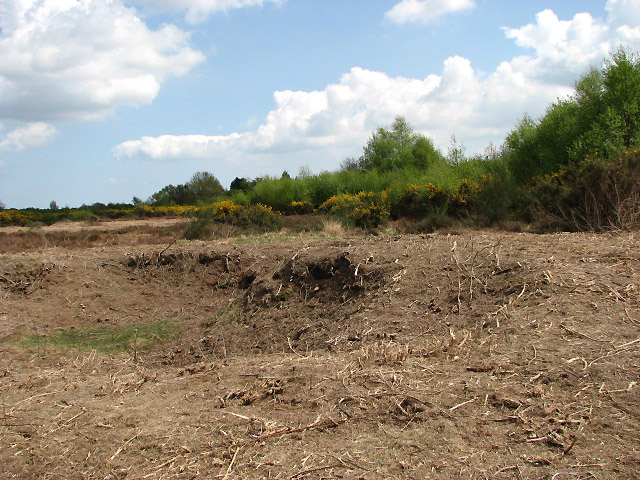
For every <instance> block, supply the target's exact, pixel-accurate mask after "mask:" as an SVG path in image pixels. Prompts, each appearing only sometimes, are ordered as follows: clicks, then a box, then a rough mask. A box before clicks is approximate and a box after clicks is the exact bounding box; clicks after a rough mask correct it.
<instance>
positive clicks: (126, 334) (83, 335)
mask: <svg viewBox="0 0 640 480" xmlns="http://www.w3.org/2000/svg"><path fill="white" fill-rule="evenodd" d="M177 323H178V320H160V321H158V322H153V323H145V324H137V325H123V326H119V327H97V328H69V329H65V330H55V331H53V332H50V333H47V334H45V335H41V334H33V335H26V336H24V337H22V338H21V339H20V340H18V342H17V344H18V345H19V346H22V347H26V348H28V347H36V348H37V349H38V351H39V352H45V351H46V349H47V348H49V347H62V348H77V349H79V350H97V351H100V352H107V353H118V352H128V353H132V354H137V353H139V352H142V351H145V350H148V349H149V348H151V347H153V346H154V345H156V344H158V343H160V342H162V341H163V340H166V339H168V338H170V337H171V336H173V335H175V334H176V333H177V332H178V330H179V325H178V324H177Z"/></svg>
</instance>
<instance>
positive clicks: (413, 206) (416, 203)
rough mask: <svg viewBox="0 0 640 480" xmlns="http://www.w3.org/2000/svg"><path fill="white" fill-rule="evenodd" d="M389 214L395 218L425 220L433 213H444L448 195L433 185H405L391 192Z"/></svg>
mask: <svg viewBox="0 0 640 480" xmlns="http://www.w3.org/2000/svg"><path fill="white" fill-rule="evenodd" d="M392 197H393V200H392V203H391V212H392V214H393V216H394V217H395V218H400V217H410V218H414V219H419V218H425V217H427V216H428V215H429V214H431V213H433V212H436V211H438V212H441V211H446V210H447V208H448V204H449V195H448V193H447V192H446V191H445V190H444V189H443V188H442V187H437V186H435V185H434V184H433V183H427V184H424V185H419V184H416V183H407V184H405V185H403V186H402V187H400V188H398V189H395V190H393V191H392Z"/></svg>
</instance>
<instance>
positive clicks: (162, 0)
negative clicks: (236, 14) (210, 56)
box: [131, 0, 284, 23]
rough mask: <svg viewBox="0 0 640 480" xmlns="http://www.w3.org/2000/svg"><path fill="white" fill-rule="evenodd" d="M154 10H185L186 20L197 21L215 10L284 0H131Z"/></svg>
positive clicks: (276, 2)
mask: <svg viewBox="0 0 640 480" xmlns="http://www.w3.org/2000/svg"><path fill="white" fill-rule="evenodd" d="M131 1H132V2H133V3H135V4H137V5H141V6H149V7H151V8H152V9H154V10H170V11H186V18H187V21H189V22H191V23H197V22H200V21H203V20H204V19H206V17H207V16H208V15H209V14H211V13H213V12H217V11H227V10H231V9H235V8H243V7H257V6H262V5H264V4H265V3H274V4H278V5H279V4H281V3H282V2H283V1H284V0H131Z"/></svg>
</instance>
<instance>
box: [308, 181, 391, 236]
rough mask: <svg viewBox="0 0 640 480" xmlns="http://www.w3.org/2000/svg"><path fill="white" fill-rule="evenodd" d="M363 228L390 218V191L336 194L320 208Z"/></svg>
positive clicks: (376, 224)
mask: <svg viewBox="0 0 640 480" xmlns="http://www.w3.org/2000/svg"><path fill="white" fill-rule="evenodd" d="M319 210H320V211H324V212H327V213H330V214H333V215H336V216H338V217H340V218H342V219H343V220H345V221H347V222H349V223H351V224H353V225H355V226H357V227H362V228H375V227H377V226H379V225H381V224H384V223H386V221H387V220H388V218H389V192H388V191H387V190H384V191H382V192H359V193H358V194H356V195H351V194H348V193H343V194H341V195H334V196H333V197H331V198H329V199H328V200H327V201H325V202H324V203H323V204H322V205H320V208H319Z"/></svg>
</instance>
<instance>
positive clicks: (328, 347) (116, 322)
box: [0, 232, 640, 480]
mask: <svg viewBox="0 0 640 480" xmlns="http://www.w3.org/2000/svg"><path fill="white" fill-rule="evenodd" d="M292 242H293V240H292V239H290V238H287V239H284V238H280V239H273V240H272V241H270V242H269V243H256V242H254V243H251V244H247V245H238V244H231V243H229V242H207V243H205V242H195V243H192V244H188V243H179V242H177V243H174V244H169V242H167V244H166V245H158V244H155V245H150V246H149V247H148V248H144V249H143V250H144V251H143V252H140V250H137V251H136V253H135V254H129V255H126V254H127V253H130V252H128V250H129V249H128V248H127V247H126V246H123V245H115V246H105V247H102V248H99V249H95V248H94V249H86V250H80V249H76V250H69V249H63V248H50V249H48V250H43V251H41V252H40V251H38V252H26V253H24V254H23V253H21V254H16V255H11V254H3V255H2V256H1V257H0V262H1V263H0V267H2V268H0V273H2V272H9V273H10V275H6V278H8V279H9V280H11V281H12V282H14V283H16V284H18V283H20V282H22V283H20V285H26V282H29V281H30V279H32V278H37V281H36V282H33V281H32V282H31V285H32V287H29V289H27V290H26V291H23V290H22V289H18V288H12V287H11V284H9V283H0V299H2V303H0V339H1V341H0V397H1V400H2V403H3V410H2V413H1V414H0V415H1V416H0V478H20V479H36V478H37V479H40V478H47V479H56V480H58V479H59V480H62V479H71V478H87V479H101V480H102V479H110V480H111V479H113V480H115V479H127V480H132V479H142V478H151V479H199V478H220V479H227V480H231V479H262V478H271V479H305V480H310V479H320V478H327V479H328V478H343V479H354V480H355V479H365V480H382V479H385V480H386V479H403V480H405V479H412V478H416V479H417V478H421V479H422V478H427V479H440V478H443V479H448V478H451V479H454V478H455V479H457V478H465V479H527V480H529V479H531V480H533V479H547V480H550V479H554V480H562V479H565V480H566V479H583V480H586V479H598V480H599V479H607V478H621V479H632V478H638V477H639V476H640V448H639V447H638V445H640V436H639V434H638V432H639V431H640V411H639V410H638V401H637V399H638V392H639V391H640V390H639V388H640V387H639V386H638V378H640V294H639V292H640V283H639V282H638V278H639V277H638V275H639V273H640V258H639V257H638V253H637V252H638V241H637V238H636V237H635V236H634V235H630V234H624V235H623V234H615V235H583V234H581V235H531V234H510V233H498V232H465V233H462V234H460V235H449V236H447V235H416V236H402V237H401V236H394V237H365V238H354V237H351V238H348V239H341V238H337V239H336V238H333V237H332V238H328V239H314V238H312V237H311V236H309V235H306V236H298V243H297V244H293V243H292ZM51 264H55V268H53V269H51V271H50V272H49V273H48V274H47V275H46V276H42V275H40V276H38V275H35V276H34V274H33V272H36V273H37V272H38V271H39V268H40V266H42V265H51ZM9 267H11V268H9ZM30 272H31V273H30ZM176 317H181V318H185V320H184V326H185V328H184V329H183V330H181V334H180V335H179V336H177V337H175V338H166V339H164V340H163V341H161V342H159V343H158V344H157V345H156V346H155V347H154V348H152V349H151V350H149V351H147V352H140V355H138V356H136V357H134V356H132V355H131V354H130V353H126V352H125V353H114V352H100V351H95V350H94V351H85V350H82V349H76V348H72V347H66V348H65V347H64V346H58V347H56V348H55V349H54V348H48V349H46V350H44V349H40V350H39V351H37V352H35V353H33V352H31V351H29V350H28V349H25V348H24V347H22V346H20V345H17V344H16V343H15V342H14V341H12V339H15V338H16V336H17V335H19V334H25V333H29V332H34V331H35V332H38V333H39V334H44V335H47V334H48V335H50V336H53V335H54V334H55V332H57V331H65V332H67V331H69V330H71V328H72V327H73V328H75V329H77V330H79V331H81V332H91V331H94V330H95V329H96V326H97V325H98V324H100V325H108V326H109V327H110V328H117V329H122V328H124V327H126V326H135V325H139V324H140V323H153V322H156V321H160V320H163V319H167V318H176ZM27 326H28V327H27ZM129 343H131V340H129Z"/></svg>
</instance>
